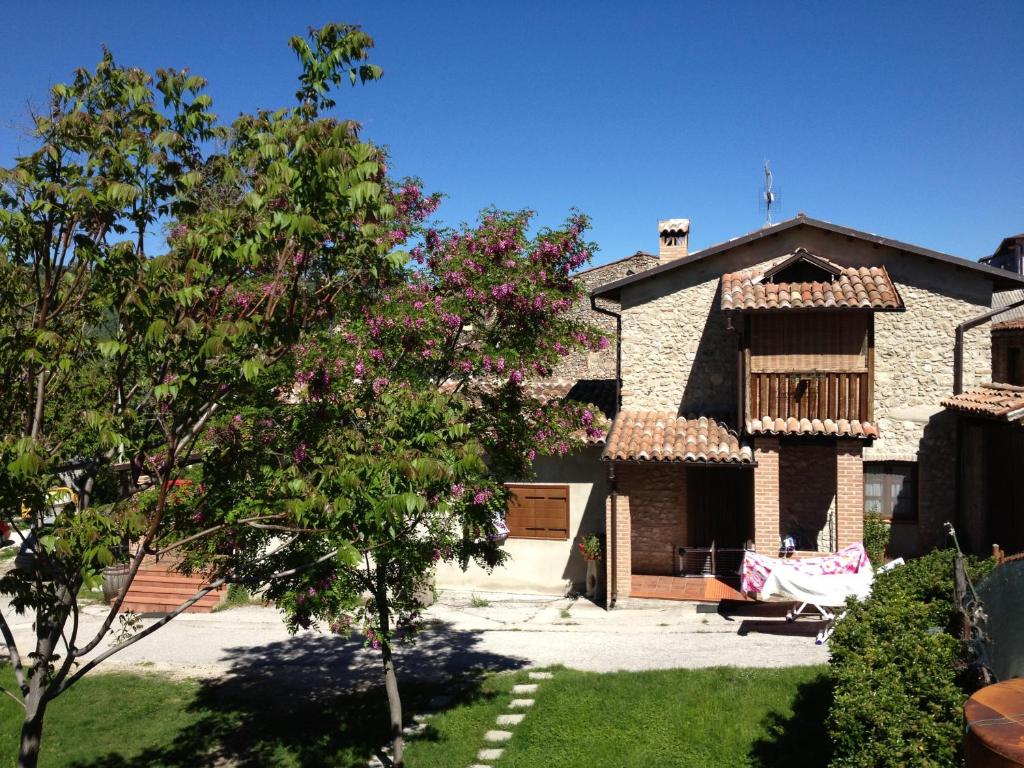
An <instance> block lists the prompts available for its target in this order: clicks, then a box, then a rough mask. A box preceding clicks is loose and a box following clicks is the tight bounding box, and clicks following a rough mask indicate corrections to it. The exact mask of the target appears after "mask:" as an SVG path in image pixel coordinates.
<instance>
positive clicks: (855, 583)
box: [740, 543, 874, 644]
mask: <svg viewBox="0 0 1024 768" xmlns="http://www.w3.org/2000/svg"><path fill="white" fill-rule="evenodd" d="M740 576H741V584H740V588H741V590H742V591H743V592H744V593H745V594H748V595H750V596H751V597H754V598H756V599H757V600H761V601H764V602H787V603H788V602H792V603H799V604H800V605H799V607H797V608H796V609H794V610H791V611H789V613H788V614H787V616H786V618H787V619H788V620H790V621H795V620H796V619H798V618H799V617H801V616H807V615H811V614H810V613H809V612H808V608H813V609H814V610H815V611H817V614H818V617H820V618H821V619H822V620H824V621H826V622H828V624H827V625H826V626H825V628H824V629H822V631H821V632H819V633H818V637H817V638H816V641H817V642H818V643H819V644H821V643H823V642H825V641H826V640H827V639H828V638H829V636H830V635H831V634H832V628H833V626H834V623H835V620H836V619H837V618H839V617H841V614H839V616H838V617H837V612H838V611H840V610H841V608H842V607H843V606H845V605H846V600H847V598H849V597H854V598H856V599H858V600H863V599H864V598H865V597H867V596H868V595H869V594H870V593H871V582H872V579H873V578H874V574H873V572H872V570H871V563H870V562H869V560H868V557H867V553H866V552H865V551H864V545H863V544H860V543H858V544H851V545H850V546H848V547H845V548H843V549H841V550H839V551H838V552H835V553H832V554H829V555H825V556H822V557H808V558H777V557H766V556H765V555H759V554H757V553H755V552H747V554H746V555H745V556H744V558H743V563H742V565H741V566H740Z"/></svg>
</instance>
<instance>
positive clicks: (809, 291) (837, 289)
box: [722, 257, 903, 310]
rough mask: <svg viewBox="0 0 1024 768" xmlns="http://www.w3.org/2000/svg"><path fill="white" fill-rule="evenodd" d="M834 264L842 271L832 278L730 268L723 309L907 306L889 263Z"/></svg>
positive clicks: (724, 284)
mask: <svg viewBox="0 0 1024 768" xmlns="http://www.w3.org/2000/svg"><path fill="white" fill-rule="evenodd" d="M787 258H792V257H787ZM815 258H816V259H818V260H820V261H826V260H824V259H821V258H820V257H815ZM828 263H829V264H831V262H828ZM833 266H835V268H836V270H837V271H838V275H837V276H836V277H835V278H834V279H833V280H831V281H830V282H818V281H814V282H803V283H787V282H782V283H772V282H766V281H765V280H764V275H765V270H751V271H747V272H730V273H728V274H725V275H723V276H722V309H726V310H738V309H832V308H837V309H877V310H895V309H902V308H903V302H902V301H900V297H899V294H898V293H897V292H896V286H895V285H894V284H893V282H892V279H891V278H890V277H889V273H888V272H887V271H886V269H885V267H840V266H838V265H833Z"/></svg>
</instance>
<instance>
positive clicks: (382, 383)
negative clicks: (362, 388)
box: [373, 376, 391, 396]
mask: <svg viewBox="0 0 1024 768" xmlns="http://www.w3.org/2000/svg"><path fill="white" fill-rule="evenodd" d="M390 383H391V382H389V381H388V380H387V379H386V378H384V377H383V376H380V377H378V378H376V379H374V380H373V394H375V395H378V396H379V395H380V393H381V392H383V391H384V389H385V387H387V385H388V384H390Z"/></svg>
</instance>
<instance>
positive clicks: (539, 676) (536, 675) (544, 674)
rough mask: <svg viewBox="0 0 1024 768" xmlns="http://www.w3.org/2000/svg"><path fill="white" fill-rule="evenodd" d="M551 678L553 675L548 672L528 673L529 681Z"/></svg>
mask: <svg viewBox="0 0 1024 768" xmlns="http://www.w3.org/2000/svg"><path fill="white" fill-rule="evenodd" d="M553 677H554V675H553V674H551V673H550V672H531V673H530V679H531V680H550V679H551V678H553Z"/></svg>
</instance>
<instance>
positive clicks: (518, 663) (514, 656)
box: [5, 592, 828, 682]
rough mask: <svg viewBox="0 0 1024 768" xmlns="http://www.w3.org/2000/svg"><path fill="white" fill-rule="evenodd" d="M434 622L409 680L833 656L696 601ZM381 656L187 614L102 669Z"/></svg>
mask: <svg viewBox="0 0 1024 768" xmlns="http://www.w3.org/2000/svg"><path fill="white" fill-rule="evenodd" d="M5 613H6V614H7V615H8V620H9V621H11V623H12V624H13V628H14V631H15V635H16V636H17V637H18V638H19V641H20V642H26V641H28V640H29V639H30V637H31V619H30V617H18V616H14V615H13V614H12V613H11V612H10V611H9V610H5ZM101 615H102V606H98V605H97V606H91V607H88V608H87V609H86V611H85V614H84V616H83V619H82V624H83V627H82V629H83V632H82V635H81V636H82V637H85V636H87V635H86V633H87V632H88V631H89V629H90V628H95V627H96V626H98V625H99V621H100V618H99V617H100V616H101ZM427 618H428V620H429V621H430V622H431V625H430V627H429V628H428V630H427V631H426V632H424V634H423V635H421V637H420V639H419V641H418V642H417V643H416V644H415V645H410V646H404V647H402V648H400V649H399V651H398V654H397V655H398V658H399V660H400V662H399V664H400V668H401V669H402V670H403V672H404V674H406V675H409V674H412V675H415V676H417V677H427V678H435V677H436V678H444V677H448V676H453V675H458V674H460V673H461V672H464V671H466V670H479V669H485V668H493V669H515V668H519V667H524V666H548V665H552V664H562V665H565V666H567V667H572V668H575V669H581V670H589V671H594V672H608V671H613V670H642V669H667V668H674V667H708V666H718V665H735V666H746V667H782V666H796V665H803V664H817V663H823V662H825V661H827V658H828V653H827V650H826V649H825V648H824V647H822V646H817V645H815V643H814V633H815V631H816V630H817V625H815V624H813V623H808V624H806V625H803V624H797V625H789V624H786V623H785V621H784V620H782V619H781V618H778V617H774V618H757V617H752V618H751V617H747V618H744V617H739V616H731V617H726V616H722V615H719V614H717V613H698V612H697V609H696V606H695V605H693V604H687V603H667V602H664V603H663V602H658V603H645V604H634V605H630V606H626V607H620V608H617V609H616V610H613V611H605V610H603V609H602V608H599V607H597V606H595V605H593V604H592V603H589V602H587V601H585V600H575V601H574V600H570V599H566V598H554V597H538V596H516V595H507V594H497V593H477V594H476V595H472V594H469V593H460V592H446V593H443V594H442V595H441V598H440V600H439V601H438V603H437V604H435V605H434V606H433V607H431V608H430V609H429V610H428V611H427ZM25 647H26V646H24V645H23V646H22V648H23V649H24V648H25ZM102 647H103V646H101V649H102ZM378 659H379V657H378V655H377V654H375V653H373V652H369V651H367V650H365V649H364V648H363V647H362V642H361V640H360V638H358V637H355V638H342V637H338V636H331V635H323V634H319V633H315V632H301V633H299V634H298V635H295V636H289V635H288V633H287V631H286V630H285V628H284V625H283V624H282V622H281V620H280V615H279V614H278V612H277V611H276V610H275V609H273V608H263V607H258V606H250V607H242V608H234V609H230V610H227V611H222V612H219V613H214V614H188V615H184V616H180V617H178V618H177V619H175V620H174V621H172V622H170V624H168V625H167V626H166V627H164V628H163V629H160V630H159V631H157V632H155V633H154V634H153V635H152V636H150V637H147V638H145V639H144V640H142V641H140V642H139V643H137V644H135V645H134V646H132V647H130V648H128V649H126V650H125V651H123V652H121V653H120V654H118V655H116V656H114V657H112V658H111V659H109V660H108V661H107V662H105V663H104V665H103V667H101V669H102V668H106V669H111V670H113V669H125V668H135V669H139V668H143V669H150V670H153V671H161V672H166V673H169V674H173V675H176V676H189V677H208V676H217V675H223V674H249V673H252V674H256V673H258V674H260V675H267V674H275V673H280V674H281V675H282V676H283V677H284V678H286V679H295V680H298V681H301V680H302V679H303V678H304V677H305V676H306V675H307V674H308V675H313V676H315V677H317V678H320V679H323V678H324V677H328V678H334V679H336V681H337V682H359V681H361V680H363V679H365V680H367V681H370V680H375V679H376V676H377V672H378V667H377V665H378V664H379V661H378Z"/></svg>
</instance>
